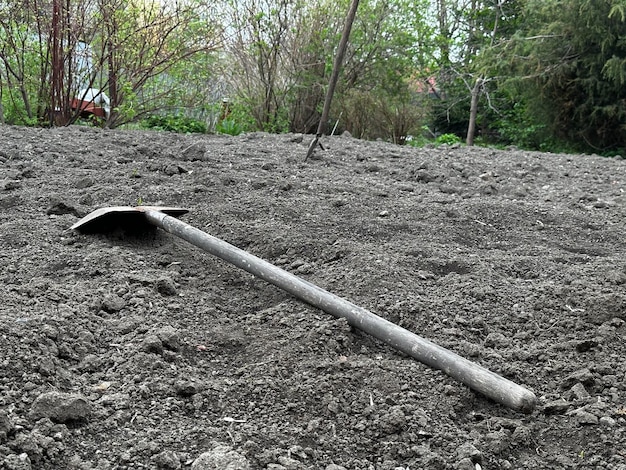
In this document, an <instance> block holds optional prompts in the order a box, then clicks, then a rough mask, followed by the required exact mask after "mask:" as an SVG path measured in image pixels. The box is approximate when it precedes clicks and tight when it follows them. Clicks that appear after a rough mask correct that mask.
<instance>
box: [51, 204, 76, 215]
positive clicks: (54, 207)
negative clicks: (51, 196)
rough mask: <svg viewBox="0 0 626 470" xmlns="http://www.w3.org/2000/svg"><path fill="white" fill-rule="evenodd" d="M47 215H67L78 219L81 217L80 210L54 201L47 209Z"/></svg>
mask: <svg viewBox="0 0 626 470" xmlns="http://www.w3.org/2000/svg"><path fill="white" fill-rule="evenodd" d="M46 214H47V215H65V214H73V215H75V216H76V217H80V214H79V212H78V210H77V209H76V208H75V207H73V206H70V205H69V204H66V203H64V202H62V201H52V202H51V203H50V205H49V206H48V208H47V209H46Z"/></svg>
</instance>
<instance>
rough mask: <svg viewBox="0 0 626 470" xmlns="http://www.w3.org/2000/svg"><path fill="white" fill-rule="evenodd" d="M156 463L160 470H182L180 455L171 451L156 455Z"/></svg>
mask: <svg viewBox="0 0 626 470" xmlns="http://www.w3.org/2000/svg"><path fill="white" fill-rule="evenodd" d="M154 463H155V464H156V466H157V468H158V469H160V470H179V469H180V468H182V465H181V463H180V458H179V457H178V454H177V453H176V452H174V451H171V450H165V451H163V452H161V453H160V454H157V455H155V456H154Z"/></svg>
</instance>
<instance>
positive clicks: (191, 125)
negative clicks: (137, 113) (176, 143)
mask: <svg viewBox="0 0 626 470" xmlns="http://www.w3.org/2000/svg"><path fill="white" fill-rule="evenodd" d="M142 124H143V127H144V128H146V129H154V130H159V131H171V132H179V133H181V134H193V133H196V134H204V133H206V131H207V128H206V124H205V123H204V122H203V121H199V120H197V119H193V118H189V117H186V116H183V115H180V114H176V115H158V114H155V115H152V116H150V117H148V118H147V119H145V120H144V121H143V123H142Z"/></svg>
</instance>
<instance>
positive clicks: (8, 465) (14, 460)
mask: <svg viewBox="0 0 626 470" xmlns="http://www.w3.org/2000/svg"><path fill="white" fill-rule="evenodd" d="M2 468H4V469H6V470H31V469H32V468H33V467H32V465H31V463H30V459H29V458H28V454H27V453H25V452H24V453H22V454H19V455H17V454H9V455H7V456H6V457H5V458H4V466H3V467H2Z"/></svg>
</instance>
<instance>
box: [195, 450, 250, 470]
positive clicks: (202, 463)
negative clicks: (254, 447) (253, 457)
mask: <svg viewBox="0 0 626 470" xmlns="http://www.w3.org/2000/svg"><path fill="white" fill-rule="evenodd" d="M249 469H250V463H249V462H248V461H247V460H246V458H245V457H244V456H243V455H241V454H239V453H237V452H235V451H234V450H233V449H232V448H231V447H229V446H226V445H218V446H216V447H215V448H214V449H213V450H211V451H210V452H204V453H203V454H200V455H199V456H198V458H197V459H195V460H194V461H193V463H192V464H191V470H249Z"/></svg>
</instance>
